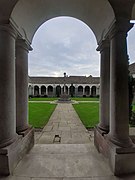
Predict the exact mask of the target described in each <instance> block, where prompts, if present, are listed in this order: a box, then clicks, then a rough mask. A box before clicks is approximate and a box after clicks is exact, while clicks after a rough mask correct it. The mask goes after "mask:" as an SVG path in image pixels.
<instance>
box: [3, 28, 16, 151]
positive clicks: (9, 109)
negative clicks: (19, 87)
mask: <svg viewBox="0 0 135 180" xmlns="http://www.w3.org/2000/svg"><path fill="white" fill-rule="evenodd" d="M15 40H16V33H15V31H14V30H13V29H12V27H11V26H10V25H0V86H1V87H0V148H1V147H5V146H7V145H9V144H11V143H12V142H14V141H15V139H16V137H17V134H16V102H15V100H16V99H15Z"/></svg>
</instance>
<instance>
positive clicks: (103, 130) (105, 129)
mask: <svg viewBox="0 0 135 180" xmlns="http://www.w3.org/2000/svg"><path fill="white" fill-rule="evenodd" d="M97 128H98V130H99V131H100V133H101V134H102V135H104V134H108V133H109V126H108V127H104V126H102V125H101V124H98V125H97Z"/></svg>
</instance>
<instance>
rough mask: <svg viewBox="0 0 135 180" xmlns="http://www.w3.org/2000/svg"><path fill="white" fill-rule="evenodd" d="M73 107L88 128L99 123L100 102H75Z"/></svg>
mask: <svg viewBox="0 0 135 180" xmlns="http://www.w3.org/2000/svg"><path fill="white" fill-rule="evenodd" d="M73 107H74V108H75V110H76V112H77V114H78V115H79V117H80V119H81V121H82V123H83V124H84V126H85V127H86V128H91V127H94V126H95V125H96V124H98V122H99V103H94V102H93V103H81V104H74V105H73Z"/></svg>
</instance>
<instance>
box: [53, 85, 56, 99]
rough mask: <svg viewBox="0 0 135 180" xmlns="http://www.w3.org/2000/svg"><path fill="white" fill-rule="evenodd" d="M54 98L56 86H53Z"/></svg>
mask: <svg viewBox="0 0 135 180" xmlns="http://www.w3.org/2000/svg"><path fill="white" fill-rule="evenodd" d="M53 97H56V86H55V85H54V86H53Z"/></svg>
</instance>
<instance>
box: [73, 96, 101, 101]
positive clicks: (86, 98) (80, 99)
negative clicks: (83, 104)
mask: <svg viewBox="0 0 135 180" xmlns="http://www.w3.org/2000/svg"><path fill="white" fill-rule="evenodd" d="M72 100H75V101H99V98H94V97H93V98H90V97H85V98H83V97H76V98H72Z"/></svg>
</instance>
